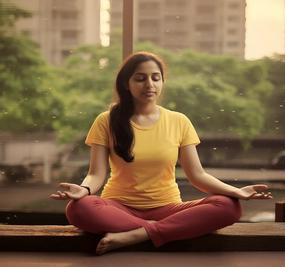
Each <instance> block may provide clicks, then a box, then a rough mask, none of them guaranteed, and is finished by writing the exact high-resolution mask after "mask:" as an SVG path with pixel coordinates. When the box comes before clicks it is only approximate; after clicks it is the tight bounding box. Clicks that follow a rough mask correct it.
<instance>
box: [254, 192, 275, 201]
mask: <svg viewBox="0 0 285 267" xmlns="http://www.w3.org/2000/svg"><path fill="white" fill-rule="evenodd" d="M252 198H253V199H272V198H273V197H272V195H271V194H267V193H264V192H262V193H256V194H254V195H253V196H252Z"/></svg>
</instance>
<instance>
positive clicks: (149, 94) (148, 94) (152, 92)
mask: <svg viewBox="0 0 285 267" xmlns="http://www.w3.org/2000/svg"><path fill="white" fill-rule="evenodd" d="M155 94H156V92H154V91H148V92H145V93H144V95H146V96H152V95H155Z"/></svg>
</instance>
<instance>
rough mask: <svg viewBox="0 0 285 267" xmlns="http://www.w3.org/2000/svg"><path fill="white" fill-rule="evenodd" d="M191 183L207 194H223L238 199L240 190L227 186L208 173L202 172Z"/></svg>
mask: <svg viewBox="0 0 285 267" xmlns="http://www.w3.org/2000/svg"><path fill="white" fill-rule="evenodd" d="M190 181H191V183H192V184H193V185H194V186H195V187H196V188H198V189H199V190H201V191H202V192H205V193H210V194H221V195H227V196H231V197H237V194H236V192H237V190H238V188H236V187H234V186H231V185H229V184H226V183H224V182H222V181H220V180H219V179H217V178H215V177H214V176H212V175H210V174H208V173H207V172H202V173H200V174H199V175H196V176H195V177H193V178H192V179H190Z"/></svg>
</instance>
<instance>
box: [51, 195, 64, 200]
mask: <svg viewBox="0 0 285 267" xmlns="http://www.w3.org/2000/svg"><path fill="white" fill-rule="evenodd" d="M49 197H50V198H52V199H55V200H62V199H63V198H62V197H61V196H60V195H58V194H51V195H50V196H49Z"/></svg>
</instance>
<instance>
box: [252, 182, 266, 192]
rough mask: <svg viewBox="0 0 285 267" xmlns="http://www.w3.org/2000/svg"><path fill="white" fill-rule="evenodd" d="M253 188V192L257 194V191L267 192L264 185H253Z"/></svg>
mask: <svg viewBox="0 0 285 267" xmlns="http://www.w3.org/2000/svg"><path fill="white" fill-rule="evenodd" d="M253 188H254V190H255V191H257V192H259V191H264V190H267V189H268V185H266V184H255V185H253Z"/></svg>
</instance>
